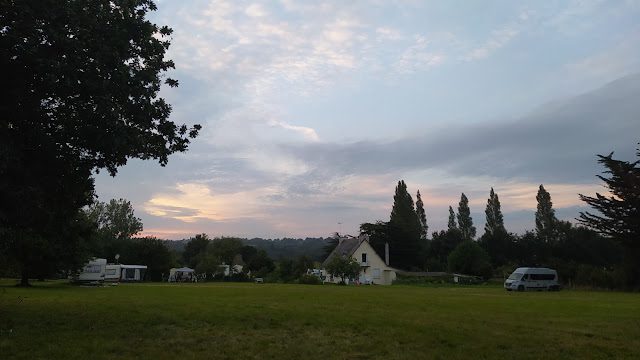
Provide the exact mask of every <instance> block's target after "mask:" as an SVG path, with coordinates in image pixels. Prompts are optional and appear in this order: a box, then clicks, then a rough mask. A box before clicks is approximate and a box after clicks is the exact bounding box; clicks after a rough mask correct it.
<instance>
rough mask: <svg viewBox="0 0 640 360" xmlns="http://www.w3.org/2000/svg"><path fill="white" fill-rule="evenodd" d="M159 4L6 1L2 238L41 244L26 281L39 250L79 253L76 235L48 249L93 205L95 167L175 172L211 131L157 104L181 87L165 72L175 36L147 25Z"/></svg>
mask: <svg viewBox="0 0 640 360" xmlns="http://www.w3.org/2000/svg"><path fill="white" fill-rule="evenodd" d="M155 9H156V6H155V4H154V3H153V2H152V1H150V0H137V1H106V0H96V1H90V2H82V1H55V0H41V1H2V2H0V29H2V30H1V31H0V48H1V49H3V52H2V55H1V56H0V72H1V77H2V79H3V82H4V84H5V85H6V86H5V89H4V90H5V91H4V93H3V96H2V97H0V116H1V117H2V119H3V121H2V122H0V232H1V233H2V239H1V240H2V241H10V242H11V243H12V244H13V245H12V246H11V247H12V249H14V250H16V249H17V248H18V247H21V246H22V245H25V244H27V243H31V244H40V245H34V246H33V247H26V248H27V249H26V250H25V251H24V254H26V255H27V256H23V257H20V259H19V261H20V262H21V268H22V269H21V270H22V283H23V284H27V283H28V276H29V268H30V267H31V266H33V263H34V261H36V260H34V259H30V258H29V253H32V252H37V251H45V252H47V253H49V255H53V254H52V253H51V252H52V251H53V250H51V249H54V248H55V249H59V250H60V251H62V252H63V253H64V252H65V251H66V252H68V251H71V248H70V247H69V248H67V249H65V245H64V244H65V240H61V241H58V242H57V243H56V244H57V245H56V246H49V245H52V242H53V239H54V238H55V236H56V235H55V234H56V233H57V232H59V230H60V229H62V228H71V227H72V226H73V223H74V220H75V219H77V218H78V213H79V211H80V209H81V208H82V207H83V206H85V205H88V204H90V203H91V202H92V200H93V189H94V184H93V179H92V172H93V171H99V170H100V169H106V170H107V171H108V172H109V173H110V174H111V175H115V174H116V172H117V168H118V167H119V166H122V165H124V164H126V163H127V159H129V158H140V159H156V160H158V161H159V162H160V164H161V165H165V164H166V163H167V161H168V157H169V155H170V154H172V153H175V152H181V151H185V150H186V149H187V147H188V145H189V142H190V139H191V138H194V137H195V136H197V133H198V130H199V129H200V126H199V125H194V126H193V127H191V128H189V127H188V126H187V125H177V124H175V123H173V122H172V121H170V120H169V115H170V113H171V106H170V105H169V104H168V103H166V102H165V101H164V99H162V98H160V97H158V92H159V90H160V87H161V86H162V84H163V82H164V83H166V84H167V85H169V86H177V81H175V80H173V79H171V78H167V77H165V76H164V73H165V72H166V71H167V70H169V69H171V68H173V67H174V64H173V62H172V61H170V60H166V59H165V57H164V56H165V52H166V50H167V49H168V47H169V36H170V35H171V32H172V30H171V29H169V28H168V27H166V26H158V25H156V24H153V23H151V22H150V21H148V20H147V19H146V15H147V13H148V12H149V11H152V10H155ZM70 232H73V231H71V230H70ZM58 245H59V246H58ZM47 249H49V250H47ZM23 250H24V249H23ZM54 257H55V256H54Z"/></svg>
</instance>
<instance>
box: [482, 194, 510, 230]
mask: <svg viewBox="0 0 640 360" xmlns="http://www.w3.org/2000/svg"><path fill="white" fill-rule="evenodd" d="M484 213H485V214H486V216H487V222H486V224H485V225H484V231H485V233H487V234H491V235H493V234H496V233H506V232H507V231H506V229H505V228H504V219H503V217H502V210H500V200H499V199H498V194H496V193H495V192H494V191H493V188H491V192H490V193H489V199H488V200H487V208H486V209H485V211H484Z"/></svg>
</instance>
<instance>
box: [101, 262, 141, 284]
mask: <svg viewBox="0 0 640 360" xmlns="http://www.w3.org/2000/svg"><path fill="white" fill-rule="evenodd" d="M146 270H147V267H146V266H145V265H124V264H109V265H107V266H106V269H105V278H104V280H105V281H107V282H121V281H142V280H144V273H145V271H146Z"/></svg>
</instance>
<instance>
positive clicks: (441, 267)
mask: <svg viewBox="0 0 640 360" xmlns="http://www.w3.org/2000/svg"><path fill="white" fill-rule="evenodd" d="M462 241H463V239H462V234H461V233H460V231H459V230H458V228H453V229H450V230H447V231H440V232H434V233H433V234H432V240H431V241H430V242H429V247H428V250H427V269H428V270H429V271H446V270H447V261H448V258H449V254H451V252H452V251H453V250H454V249H455V248H456V247H457V246H458V245H459V244H460V243H461V242H462Z"/></svg>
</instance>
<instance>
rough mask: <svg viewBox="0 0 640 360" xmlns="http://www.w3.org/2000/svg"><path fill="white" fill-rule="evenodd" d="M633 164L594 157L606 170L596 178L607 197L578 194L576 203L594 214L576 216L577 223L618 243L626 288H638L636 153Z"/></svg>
mask: <svg viewBox="0 0 640 360" xmlns="http://www.w3.org/2000/svg"><path fill="white" fill-rule="evenodd" d="M637 156H638V158H639V160H636V161H635V162H630V161H622V160H615V159H613V153H611V154H609V155H608V156H603V155H598V157H599V160H598V162H599V163H601V164H602V165H604V166H605V167H606V168H607V170H606V171H605V174H609V175H610V176H609V177H608V178H607V177H604V176H600V175H598V178H599V179H600V180H602V181H604V183H605V187H607V188H608V189H609V192H610V193H611V195H610V196H605V195H601V194H599V193H596V196H595V197H591V196H585V195H582V194H580V199H581V200H582V201H584V202H586V203H587V204H589V206H591V207H592V208H593V209H594V210H596V211H597V213H595V214H594V213H591V212H588V211H586V212H580V217H579V218H578V221H580V222H581V223H583V224H584V225H587V226H589V227H590V228H592V229H595V230H597V231H598V232H600V233H601V234H603V235H605V236H609V237H611V238H613V239H615V240H616V241H618V242H619V243H620V244H621V245H622V246H623V247H624V249H625V255H624V257H625V259H624V260H625V270H626V272H627V279H628V282H629V284H628V285H632V286H635V287H640V261H638V259H639V258H640V149H638V150H637Z"/></svg>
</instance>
